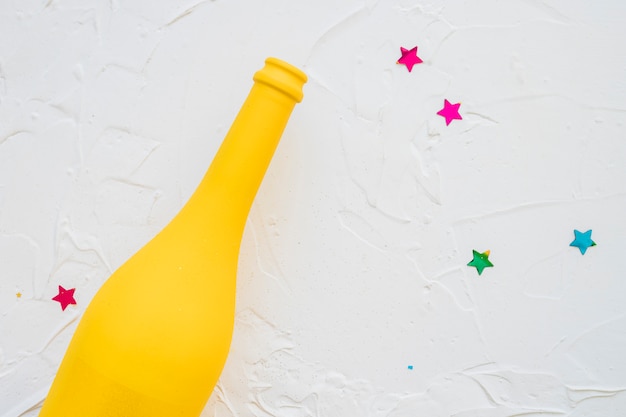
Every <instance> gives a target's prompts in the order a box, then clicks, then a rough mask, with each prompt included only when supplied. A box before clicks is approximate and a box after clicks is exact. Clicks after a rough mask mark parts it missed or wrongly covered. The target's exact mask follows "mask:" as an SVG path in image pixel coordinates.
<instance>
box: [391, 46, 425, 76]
mask: <svg viewBox="0 0 626 417" xmlns="http://www.w3.org/2000/svg"><path fill="white" fill-rule="evenodd" d="M400 52H401V53H402V56H401V57H400V59H398V61H397V62H396V63H397V64H404V65H406V68H407V69H408V70H409V72H411V70H412V69H413V65H415V64H421V63H422V62H424V61H422V60H421V59H420V57H418V56H417V46H415V47H413V48H412V49H406V48H403V47H400Z"/></svg>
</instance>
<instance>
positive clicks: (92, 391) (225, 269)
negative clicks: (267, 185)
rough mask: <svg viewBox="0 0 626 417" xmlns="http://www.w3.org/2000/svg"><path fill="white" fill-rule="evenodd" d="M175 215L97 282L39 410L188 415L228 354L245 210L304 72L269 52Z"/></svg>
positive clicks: (96, 415) (54, 415) (46, 413)
mask: <svg viewBox="0 0 626 417" xmlns="http://www.w3.org/2000/svg"><path fill="white" fill-rule="evenodd" d="M254 80H255V83H254V85H253V87H252V90H251V91H250V94H249V96H248V98H247V99H246V101H245V102H244V104H243V106H242V108H241V110H240V112H239V114H238V115H237V117H236V119H235V121H234V122H233V124H232V126H231V129H230V130H229V132H228V134H227V135H226V137H225V139H224V141H223V143H222V145H221V146H220V148H219V150H218V152H217V154H216V156H215V158H214V160H213V162H212V163H211V166H210V167H209V169H208V171H207V173H206V174H205V176H204V178H203V179H202V181H201V183H200V185H199V186H198V188H197V189H196V191H195V192H194V193H193V195H192V196H191V198H190V199H189V201H188V202H187V204H186V205H185V206H184V207H183V209H182V210H181V211H180V212H179V213H178V215H177V216H176V217H175V218H174V219H173V220H172V221H171V222H170V223H169V224H168V225H167V226H166V227H165V228H164V229H163V230H162V231H161V232H160V233H159V234H158V235H157V236H156V237H155V238H154V239H152V240H151V241H150V242H148V243H147V244H146V245H145V246H144V247H143V248H142V249H141V250H139V251H138V252H137V253H136V254H135V255H134V256H133V257H131V258H130V259H129V260H128V261H127V262H126V263H124V264H123V265H122V266H121V267H120V268H119V269H118V270H117V271H115V273H114V274H113V275H112V276H111V277H110V278H109V279H108V280H107V281H106V282H105V283H104V284H103V286H102V287H101V289H100V290H99V291H98V293H97V294H96V296H95V297H94V298H93V300H92V301H91V303H90V305H89V306H88V308H87V310H86V311H85V313H84V315H83V317H82V319H81V321H80V323H79V325H78V328H77V330H76V332H75V334H74V337H73V339H72V341H71V343H70V345H69V347H68V349H67V352H66V355H65V357H64V359H63V362H62V363H61V366H60V368H59V371H58V373H57V376H56V378H55V381H54V383H53V385H52V388H51V390H50V393H49V395H48V398H47V399H46V401H45V402H44V406H43V408H42V411H41V414H40V417H78V416H80V417H92V416H93V417H104V416H107V417H130V416H132V417H144V416H145V417H148V416H150V417H161V416H163V417H165V416H168V417H172V416H180V417H195V416H198V415H199V414H200V413H201V411H202V408H203V407H204V405H205V404H206V401H207V399H208V397H209V395H210V394H211V391H212V389H213V386H214V385H215V383H216V382H217V379H218V377H219V375H220V373H221V370H222V368H223V365H224V363H225V361H226V357H227V355H228V350H229V347H230V340H231V337H232V331H233V324H234V312H235V287H236V273H237V262H238V254H239V246H240V243H241V237H242V235H243V229H244V227H245V222H246V218H247V215H248V212H249V209H250V206H251V204H252V201H253V199H254V196H255V195H256V191H257V189H258V187H259V185H260V183H261V180H262V179H263V175H264V174H265V171H266V169H267V166H268V165H269V162H270V160H271V158H272V156H273V153H274V150H275V148H276V146H277V144H278V141H279V140H280V136H281V135H282V132H283V130H284V128H285V126H286V124H287V121H288V119H289V116H290V114H291V112H292V110H293V108H294V106H295V104H296V102H299V101H300V100H301V98H302V92H301V88H302V85H303V84H304V82H305V81H306V76H305V75H304V74H303V73H302V72H300V71H299V70H297V69H295V68H294V67H292V66H290V65H289V64H286V63H284V62H282V61H279V60H277V59H274V58H269V59H268V60H267V61H266V66H265V68H263V69H262V70H261V71H259V72H257V73H256V74H255V77H254Z"/></svg>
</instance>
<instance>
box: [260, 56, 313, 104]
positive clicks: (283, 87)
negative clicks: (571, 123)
mask: <svg viewBox="0 0 626 417" xmlns="http://www.w3.org/2000/svg"><path fill="white" fill-rule="evenodd" d="M252 79H253V80H254V81H255V82H261V83H264V84H267V85H269V86H272V87H274V88H276V89H277V90H279V91H281V92H283V93H285V94H286V95H288V96H289V97H291V98H292V99H294V100H295V101H296V102H298V103H299V102H301V101H302V97H304V94H303V93H302V86H303V85H304V83H306V81H307V76H306V74H305V73H304V72H302V71H300V70H299V69H298V68H296V67H294V66H293V65H291V64H288V63H287V62H285V61H282V60H280V59H278V58H267V59H266V60H265V67H263V69H261V70H259V71H257V72H256V74H254V77H252Z"/></svg>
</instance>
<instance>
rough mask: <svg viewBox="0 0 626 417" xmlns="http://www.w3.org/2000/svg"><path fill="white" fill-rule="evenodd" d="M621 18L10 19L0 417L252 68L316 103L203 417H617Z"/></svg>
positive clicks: (285, 171) (200, 149)
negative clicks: (280, 64) (66, 298)
mask: <svg viewBox="0 0 626 417" xmlns="http://www.w3.org/2000/svg"><path fill="white" fill-rule="evenodd" d="M624 19H626V3H624V2H621V1H618V0H606V1H602V2H588V1H584V0H575V1H574V0H571V1H565V0H562V1H556V0H555V1H541V0H526V1H518V0H511V1H507V2H502V1H497V0H483V1H472V2H466V1H445V2H444V1H431V2H425V1H417V0H413V1H408V0H407V1H386V0H381V1H379V2H375V1H371V0H370V1H343V2H336V1H333V0H318V1H315V2H289V1H278V0H268V1H264V2H255V1H235V0H231V1H225V0H216V1H187V0H185V1H177V2H165V1H158V2H155V1H128V2H124V1H116V0H111V1H95V0H80V1H78V0H74V1H57V0H51V1H44V0H37V1H35V0H13V1H9V0H7V1H3V2H1V3H0V416H2V417H15V416H23V417H26V416H29V417H30V416H35V415H37V409H38V407H37V405H38V404H39V403H40V401H41V400H42V399H43V398H44V396H45V394H46V392H47V389H48V387H49V384H50V383H51V381H52V378H53V376H54V372H55V370H56V367H57V366H58V364H59V361H60V359H61V357H62V355H63V353H64V350H65V347H66V346H67V343H68V342H69V339H70V337H71V334H72V332H73V330H74V328H75V325H76V323H77V321H78V318H79V317H80V315H81V313H82V312H83V311H84V309H85V307H86V306H87V304H88V302H89V300H90V299H91V297H92V296H93V294H94V293H95V292H96V291H97V289H98V288H99V286H100V285H101V284H102V282H103V281H104V280H105V279H106V278H107V277H108V275H110V273H111V272H112V271H113V270H114V269H115V268H117V267H118V266H119V265H120V264H121V263H123V262H124V260H126V259H127V258H128V257H130V256H131V255H132V254H133V253H134V252H135V251H136V250H138V249H139V248H140V247H141V246H142V244H143V243H145V242H146V241H147V240H148V239H149V238H150V237H151V236H153V235H154V234H156V233H157V232H158V231H159V230H160V229H161V228H162V227H163V226H164V225H165V224H166V223H167V222H168V220H169V219H170V218H171V217H172V216H174V215H175V213H176V212H177V210H178V209H179V208H180V207H181V205H182V204H183V203H184V201H185V200H186V198H187V197H188V196H189V195H190V193H191V192H192V190H193V189H194V187H195V186H196V184H197V183H198V181H199V179H200V177H201V175H202V174H203V173H204V170H205V169H206V168H207V167H208V165H209V163H210V161H211V159H212V156H213V154H214V152H215V151H216V149H217V146H218V145H219V143H220V141H221V139H222V138H223V136H224V134H225V132H226V130H227V129H228V126H229V125H230V122H231V121H232V119H233V118H234V116H235V114H236V112H237V110H238V109H239V106H240V105H241V103H242V102H243V100H244V98H245V96H246V95H247V93H248V91H249V88H250V86H251V84H252V81H251V77H252V74H253V73H254V71H256V70H258V69H259V68H261V66H262V65H263V60H264V59H265V57H267V56H277V57H279V58H282V59H284V60H287V61H289V62H291V63H293V64H294V65H296V66H298V67H300V68H302V69H303V70H304V71H305V72H306V73H307V74H308V75H309V83H308V84H307V85H306V87H305V99H304V101H303V103H301V104H300V105H298V106H297V107H296V110H295V112H294V114H293V117H292V119H291V120H290V124H289V126H288V128H287V131H286V132H285V135H284V137H283V140H282V142H281V144H280V146H279V149H278V151H277V153H276V156H275V158H274V160H273V162H272V165H271V167H270V170H269V172H268V175H267V177H266V179H265V181H264V183H263V185H262V188H261V190H260V191H259V195H258V197H257V200H256V202H255V205H254V207H253V209H252V212H251V215H250V219H249V222H248V227H247V229H246V233H245V236H244V241H243V244H242V253H241V261H240V277H239V281H238V291H239V292H238V316H237V323H236V332H235V337H234V340H233V347H232V352H231V356H230V358H229V361H228V363H227V366H226V369H225V370H224V373H223V376H222V378H221V381H220V383H219V385H218V387H217V388H216V391H215V393H214V395H213V397H212V398H211V400H210V401H209V403H208V404H207V407H206V409H205V411H204V413H203V416H207V417H208V416H219V417H230V416H259V417H261V416H290V417H296V416H297V417H300V416H301V417H305V416H311V417H313V416H314V417H347V416H362V417H365V416H372V417H382V416H385V417H404V416H430V417H432V416H436V417H438V416H455V417H505V416H514V415H532V416H560V415H563V416H572V417H582V416H586V417H596V416H597V417H610V416H623V415H624V414H625V413H626V359H625V358H624V354H623V352H624V351H625V350H626V303H625V302H624V299H625V298H626V281H625V280H626V274H625V272H626V257H625V256H624V255H623V253H624V248H625V247H626V222H625V221H624V215H625V213H626V163H625V161H626V142H625V140H624V133H625V127H624V123H625V122H626V26H625V25H624ZM415 45H417V46H418V47H419V50H418V55H419V56H420V57H421V58H422V59H423V60H424V63H423V64H419V65H416V66H415V67H414V68H413V71H412V72H411V73H409V72H408V71H407V70H406V68H405V67H403V66H400V65H396V64H395V62H396V60H397V59H398V58H399V55H400V54H399V49H400V46H404V47H407V48H411V47H413V46H415ZM444 98H447V99H449V100H450V101H452V102H461V103H462V105H461V108H460V111H461V115H462V116H463V120H462V121H453V122H452V124H451V125H450V126H446V125H445V123H444V120H443V118H441V117H440V116H437V115H436V112H437V111H438V110H439V109H440V108H441V107H442V104H443V100H444ZM574 229H579V230H581V231H585V230H587V229H593V236H592V238H593V240H594V241H595V242H596V243H597V244H598V245H597V246H595V247H592V248H590V249H589V250H588V251H587V253H586V254H585V255H584V256H582V255H581V254H580V252H579V251H578V250H577V249H575V248H572V247H569V243H570V242H571V241H572V240H573V237H574V235H573V230H574ZM472 249H476V250H478V251H481V252H482V251H485V250H488V249H489V250H491V256H490V259H491V260H492V262H493V263H494V264H495V267H494V268H489V269H486V270H485V272H483V274H482V275H481V276H478V275H477V273H476V271H475V269H473V268H469V267H468V266H467V265H466V264H467V263H468V262H469V261H470V260H471V253H472ZM59 284H60V285H63V286H64V287H66V288H74V287H75V288H76V298H77V300H78V304H77V305H76V306H70V307H68V309H67V310H66V311H61V309H60V307H59V304H58V303H56V302H54V301H52V300H51V298H52V297H53V296H54V295H56V289H57V285H59ZM173 285H174V289H175V284H173ZM17 292H21V293H22V297H21V298H18V297H17V296H16V293H17ZM409 366H413V369H412V370H411V369H409Z"/></svg>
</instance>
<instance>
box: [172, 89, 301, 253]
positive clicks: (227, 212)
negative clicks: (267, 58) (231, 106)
mask: <svg viewBox="0 0 626 417" xmlns="http://www.w3.org/2000/svg"><path fill="white" fill-rule="evenodd" d="M295 104H296V101H295V100H294V99H293V98H292V97H290V96H288V95H286V94H284V93H283V92H281V91H279V90H277V89H276V88H274V87H272V86H270V85H268V84H265V83H263V82H255V84H254V85H253V87H252V89H251V91H250V94H249V95H248V98H247V99H246V101H245V102H244V104H243V106H242V107H241V110H240V111H239V114H238V115H237V117H236V118H235V121H234V122H233V124H232V126H231V128H230V130H229V131H228V133H227V135H226V137H225V138H224V141H223V142H222V145H221V146H220V148H219V149H218V151H217V154H216V155H215V158H214V159H213V162H212V163H211V166H210V167H209V169H208V171H207V172H206V174H205V175H204V178H203V179H202V181H201V183H200V185H199V186H198V188H197V189H196V191H195V192H194V194H193V195H192V197H191V198H190V200H189V202H188V203H187V204H186V205H185V207H184V208H183V210H182V211H181V213H180V216H179V217H185V216H192V217H194V218H195V219H204V221H206V222H208V223H210V224H211V225H212V227H211V229H213V232H214V229H215V225H216V224H219V225H220V229H221V228H223V229H224V238H225V239H228V238H230V239H232V240H234V241H235V242H231V243H236V244H237V245H238V244H239V241H240V240H241V235H242V234H243V229H244V226H245V223H246V219H247V217H248V213H249V211H250V208H251V206H252V202H253V201H254V197H255V195H256V193H257V190H258V189H259V186H260V185H261V181H262V180H263V177H264V175H265V172H266V170H267V168H268V166H269V164H270V161H271V159H272V156H273V155H274V151H275V150H276V147H277V145H278V142H279V141H280V137H281V135H282V133H283V131H284V129H285V126H286V125H287V121H288V120H289V116H290V115H291V112H292V111H293V108H294V106H295ZM194 227H197V233H202V230H203V229H205V230H206V228H203V227H202V226H201V225H199V224H197V223H196V224H195V226H194ZM224 243H226V242H224Z"/></svg>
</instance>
